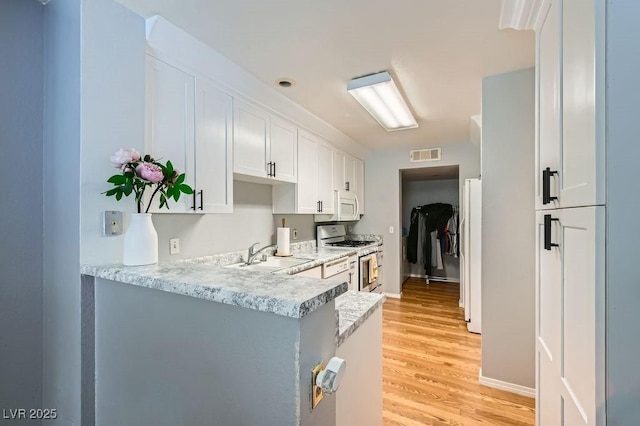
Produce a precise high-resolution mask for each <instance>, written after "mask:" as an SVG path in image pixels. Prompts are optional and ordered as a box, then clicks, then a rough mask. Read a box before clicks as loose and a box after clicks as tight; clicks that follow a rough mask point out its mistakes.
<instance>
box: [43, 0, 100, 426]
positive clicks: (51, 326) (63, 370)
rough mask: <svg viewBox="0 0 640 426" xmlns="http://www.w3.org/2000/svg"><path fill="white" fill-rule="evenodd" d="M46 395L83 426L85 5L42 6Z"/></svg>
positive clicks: (63, 417) (62, 419)
mask: <svg viewBox="0 0 640 426" xmlns="http://www.w3.org/2000/svg"><path fill="white" fill-rule="evenodd" d="M44 16H45V18H44V50H45V61H44V63H45V78H44V105H45V107H44V159H45V161H44V213H45V216H44V284H43V285H44V294H43V297H44V305H43V306H44V309H43V310H44V361H43V368H44V391H43V406H44V407H52V408H57V409H58V413H59V414H58V419H57V420H56V421H54V422H50V423H51V425H64V426H68V425H69V424H76V425H79V424H81V423H80V387H79V384H80V270H79V259H80V173H79V169H83V168H91V167H93V165H90V164H86V165H83V164H81V162H80V0H65V1H52V2H50V3H49V4H48V5H47V6H46V7H45V8H44Z"/></svg>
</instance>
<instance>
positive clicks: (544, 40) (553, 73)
mask: <svg viewBox="0 0 640 426" xmlns="http://www.w3.org/2000/svg"><path fill="white" fill-rule="evenodd" d="M560 8H561V3H560V2H559V1H554V2H553V3H552V4H551V6H550V7H549V8H548V9H547V11H546V14H545V18H544V20H543V22H542V25H541V27H540V29H539V30H538V32H537V34H536V73H537V86H538V87H537V105H536V118H537V123H536V124H537V126H536V127H537V137H536V159H535V160H536V168H535V170H536V209H538V210H540V209H554V208H558V206H559V202H558V200H557V199H554V200H551V202H549V203H547V204H544V203H543V183H544V182H543V171H542V170H543V169H546V168H547V167H548V168H549V172H554V173H553V175H550V176H549V187H550V188H549V191H550V195H552V196H554V197H557V195H558V191H559V188H560V186H559V185H558V182H559V176H558V174H557V172H558V170H559V167H560V146H561V143H560V141H561V137H562V129H561V121H560V114H561V108H562V105H561V97H560V95H561V66H560V61H561V54H560V45H561V41H562V39H561V33H560V12H561V9H560Z"/></svg>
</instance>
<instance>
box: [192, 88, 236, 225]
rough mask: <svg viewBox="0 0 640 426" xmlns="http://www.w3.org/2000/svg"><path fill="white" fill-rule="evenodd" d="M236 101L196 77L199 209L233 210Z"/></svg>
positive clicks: (197, 207)
mask: <svg viewBox="0 0 640 426" xmlns="http://www.w3.org/2000/svg"><path fill="white" fill-rule="evenodd" d="M232 126H233V104H232V98H231V96H230V95H228V94H226V93H224V92H222V91H221V90H219V89H217V88H216V87H214V86H213V85H212V84H211V83H209V82H208V81H206V80H204V79H202V78H198V79H197V80H196V174H197V175H196V187H195V188H194V190H195V191H196V194H195V198H196V199H195V201H196V209H197V210H196V211H199V212H204V213H231V212H233V170H232V169H233V166H232V164H233V163H232V161H233V160H232V159H233V155H232Z"/></svg>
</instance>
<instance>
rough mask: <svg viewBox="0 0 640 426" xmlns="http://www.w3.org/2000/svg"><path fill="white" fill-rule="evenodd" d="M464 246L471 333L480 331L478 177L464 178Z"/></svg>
mask: <svg viewBox="0 0 640 426" xmlns="http://www.w3.org/2000/svg"><path fill="white" fill-rule="evenodd" d="M465 184H466V189H467V190H468V192H467V190H465V195H466V196H467V197H468V198H467V200H466V201H467V204H466V205H465V212H466V213H465V222H466V225H465V226H466V231H467V232H466V234H467V237H465V238H466V242H467V244H466V246H465V261H466V263H467V267H466V270H465V283H466V288H465V297H467V298H468V303H467V306H466V307H465V318H466V319H467V320H468V321H469V323H468V324H467V329H468V330H469V331H470V332H472V333H481V332H482V182H481V180H480V179H467V180H465Z"/></svg>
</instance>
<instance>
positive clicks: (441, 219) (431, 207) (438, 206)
mask: <svg viewBox="0 0 640 426" xmlns="http://www.w3.org/2000/svg"><path fill="white" fill-rule="evenodd" d="M421 212H423V213H424V216H425V225H426V230H427V232H428V233H429V234H431V232H433V231H436V232H437V233H436V236H437V238H438V239H440V240H441V239H442V238H444V231H445V227H446V225H447V222H448V221H449V218H450V217H451V216H452V214H453V206H452V205H451V204H444V203H434V204H428V205H426V206H421ZM424 250H425V262H424V263H423V265H424V272H425V274H426V275H431V254H432V252H433V251H434V249H432V244H425V247H424ZM435 251H438V252H440V258H441V262H442V253H441V248H440V245H438V247H437V250H435ZM436 267H437V257H436Z"/></svg>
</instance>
